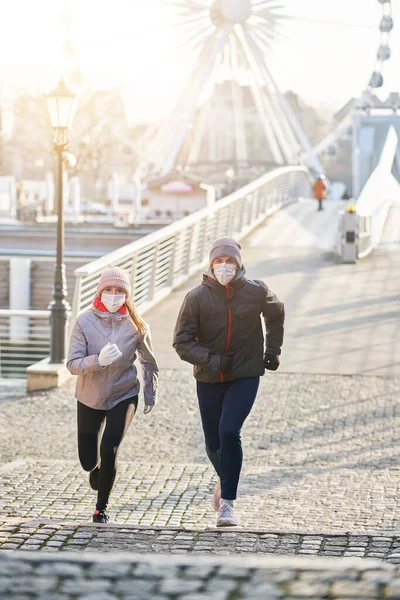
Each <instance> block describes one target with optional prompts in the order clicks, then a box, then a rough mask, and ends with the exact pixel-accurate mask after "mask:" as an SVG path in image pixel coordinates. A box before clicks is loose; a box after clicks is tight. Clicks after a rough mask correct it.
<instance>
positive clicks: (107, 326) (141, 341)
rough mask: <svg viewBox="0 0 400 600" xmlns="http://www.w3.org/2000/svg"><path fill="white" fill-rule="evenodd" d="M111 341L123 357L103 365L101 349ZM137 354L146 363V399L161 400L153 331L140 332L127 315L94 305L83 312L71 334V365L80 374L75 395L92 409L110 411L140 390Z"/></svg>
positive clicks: (72, 370)
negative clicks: (158, 391)
mask: <svg viewBox="0 0 400 600" xmlns="http://www.w3.org/2000/svg"><path fill="white" fill-rule="evenodd" d="M107 342H111V343H112V344H113V343H116V344H117V346H118V348H119V349H120V350H121V352H122V356H121V358H119V359H117V360H116V361H115V362H113V363H112V364H111V365H108V366H107V367H101V366H100V365H99V360H98V358H99V353H100V350H101V349H102V348H103V346H105V344H107ZM136 356H137V357H138V359H139V362H140V363H141V366H142V371H143V380H144V401H145V404H146V405H150V404H155V403H156V401H157V383H158V366H157V363H156V359H155V358H154V354H153V348H152V345H151V338H150V330H149V328H147V331H146V334H145V335H144V336H140V335H138V332H137V330H136V328H135V326H134V324H133V323H132V321H131V320H130V319H129V318H128V315H127V314H120V313H114V314H112V313H109V312H102V311H101V310H98V309H97V308H94V307H91V308H90V309H89V310H87V311H86V312H84V313H82V314H81V315H79V317H78V318H77V320H76V322H75V325H74V328H73V330H72V334H71V342H70V348H69V353H68V359H67V368H68V370H69V371H70V372H71V373H72V374H73V375H78V380H77V382H76V391H75V398H76V399H77V400H79V402H82V404H86V406H90V407H91V408H96V409H101V410H109V409H110V408H113V406H115V405H116V404H118V403H119V402H121V401H122V400H126V398H130V397H131V396H136V395H137V394H138V393H139V388H140V386H139V380H138V376H137V370H136V367H135V365H134V362H135V360H136Z"/></svg>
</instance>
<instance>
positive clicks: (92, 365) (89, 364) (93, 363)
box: [84, 354, 104, 373]
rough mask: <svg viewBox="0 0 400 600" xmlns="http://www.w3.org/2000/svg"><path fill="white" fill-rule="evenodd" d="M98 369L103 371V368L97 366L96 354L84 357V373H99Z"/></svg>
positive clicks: (97, 356) (97, 357)
mask: <svg viewBox="0 0 400 600" xmlns="http://www.w3.org/2000/svg"><path fill="white" fill-rule="evenodd" d="M100 369H104V367H102V366H101V365H100V364H99V355H98V354H91V355H90V356H86V358H85V362H84V371H87V372H88V373H93V372H94V371H99V370H100Z"/></svg>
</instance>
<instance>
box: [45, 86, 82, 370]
mask: <svg viewBox="0 0 400 600" xmlns="http://www.w3.org/2000/svg"><path fill="white" fill-rule="evenodd" d="M45 98H46V102H47V109H48V111H49V115H50V121H51V124H52V126H53V129H54V149H55V151H56V153H57V174H56V190H57V194H56V196H57V216H58V219H57V255H56V268H55V273H54V288H53V300H52V301H51V302H50V304H49V309H50V328H51V345H50V363H62V362H64V360H65V339H66V335H65V333H66V328H67V323H68V318H69V313H70V310H71V307H70V305H69V304H68V302H67V300H66V297H67V281H66V277H65V264H64V206H63V204H64V202H63V160H64V153H65V152H66V150H67V148H68V144H69V137H68V130H69V129H70V127H71V122H72V119H73V116H74V112H75V94H73V93H72V92H71V91H70V90H69V89H68V88H67V86H66V85H65V83H64V81H62V80H61V81H60V83H59V84H58V85H57V87H55V88H54V90H52V91H51V92H50V93H49V94H46V95H45Z"/></svg>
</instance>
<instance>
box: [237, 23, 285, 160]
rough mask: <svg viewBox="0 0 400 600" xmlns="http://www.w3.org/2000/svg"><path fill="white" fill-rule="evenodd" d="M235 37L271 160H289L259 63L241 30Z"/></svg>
mask: <svg viewBox="0 0 400 600" xmlns="http://www.w3.org/2000/svg"><path fill="white" fill-rule="evenodd" d="M236 35H237V39H238V41H239V43H240V44H241V47H242V50H243V55H244V57H245V60H246V62H247V65H248V69H249V75H250V89H251V92H252V96H253V100H254V103H255V105H256V107H257V110H258V112H259V115H260V117H261V121H262V124H263V127H264V132H265V136H266V140H267V141H268V144H269V147H270V150H271V153H272V157H273V160H274V161H275V162H276V163H277V164H283V163H284V162H285V161H290V159H291V151H290V148H289V145H288V144H287V142H286V136H285V135H284V132H283V130H282V127H281V122H280V120H279V119H277V118H276V116H275V115H274V112H273V108H272V103H271V98H270V97H269V95H267V93H266V90H265V86H264V85H263V83H264V82H263V78H262V75H261V72H260V68H259V64H258V62H257V60H256V58H255V56H254V54H253V52H252V50H251V48H250V46H249V44H248V40H247V39H246V37H245V36H244V32H243V30H240V31H237V32H236Z"/></svg>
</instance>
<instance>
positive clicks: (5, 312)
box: [0, 308, 50, 319]
mask: <svg viewBox="0 0 400 600" xmlns="http://www.w3.org/2000/svg"><path fill="white" fill-rule="evenodd" d="M49 316H50V311H49V310H15V309H13V308H0V317H33V318H35V317H36V318H37V319H45V318H46V317H49Z"/></svg>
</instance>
